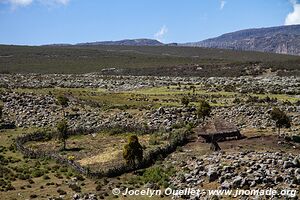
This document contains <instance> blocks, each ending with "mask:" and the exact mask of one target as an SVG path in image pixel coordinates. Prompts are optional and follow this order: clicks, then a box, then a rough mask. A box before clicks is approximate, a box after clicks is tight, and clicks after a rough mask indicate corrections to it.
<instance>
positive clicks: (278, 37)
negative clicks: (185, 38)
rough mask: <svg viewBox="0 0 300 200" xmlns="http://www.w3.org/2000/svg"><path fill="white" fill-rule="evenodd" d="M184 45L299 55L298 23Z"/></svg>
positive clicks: (236, 33)
mask: <svg viewBox="0 0 300 200" xmlns="http://www.w3.org/2000/svg"><path fill="white" fill-rule="evenodd" d="M185 45H187V46H197V47H208V48H223V49H233V50H247V51H263V52H272V53H281V54H292V55H300V25H292V26H279V27H271V28H258V29H247V30H241V31H237V32H233V33H227V34H224V35H221V36H219V37H216V38H212V39H207V40H203V41H200V42H195V43H188V44H185Z"/></svg>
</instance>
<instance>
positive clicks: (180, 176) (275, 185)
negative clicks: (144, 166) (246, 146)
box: [170, 151, 300, 199]
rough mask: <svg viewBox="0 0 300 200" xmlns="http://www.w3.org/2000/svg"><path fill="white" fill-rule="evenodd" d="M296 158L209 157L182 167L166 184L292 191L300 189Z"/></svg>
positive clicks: (276, 155) (248, 154)
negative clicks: (211, 183) (215, 184)
mask: <svg viewBox="0 0 300 200" xmlns="http://www.w3.org/2000/svg"><path fill="white" fill-rule="evenodd" d="M299 158H300V157H299V156H295V155H292V154H285V153H281V152H254V151H252V152H241V153H224V152H223V153H222V152H220V153H213V154H211V155H205V156H201V157H199V158H192V159H190V160H188V161H186V162H185V163H183V164H182V165H181V170H179V172H178V173H177V174H176V175H175V176H174V177H173V178H172V179H171V180H170V184H172V185H173V186H174V187H175V188H203V184H205V183H209V182H216V183H217V185H218V186H217V187H218V188H214V189H237V188H239V189H259V188H265V189H269V188H272V189H274V190H275V189H282V188H285V189H293V188H294V189H295V188H298V187H299V185H300V161H299ZM212 189H213V188H212ZM190 198H191V199H193V198H192V197H190Z"/></svg>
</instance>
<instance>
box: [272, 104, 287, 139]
mask: <svg viewBox="0 0 300 200" xmlns="http://www.w3.org/2000/svg"><path fill="white" fill-rule="evenodd" d="M270 116H271V119H272V120H273V121H275V125H276V128H278V135H280V129H281V128H290V127H291V120H290V118H289V117H288V116H287V115H286V114H285V112H283V111H282V110H280V109H279V108H273V109H272V111H271V113H270Z"/></svg>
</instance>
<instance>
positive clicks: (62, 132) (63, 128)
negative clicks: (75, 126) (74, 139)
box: [57, 120, 68, 150]
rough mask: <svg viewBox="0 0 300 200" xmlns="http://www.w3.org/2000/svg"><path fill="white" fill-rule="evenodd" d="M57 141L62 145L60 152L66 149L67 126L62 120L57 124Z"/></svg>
mask: <svg viewBox="0 0 300 200" xmlns="http://www.w3.org/2000/svg"><path fill="white" fill-rule="evenodd" d="M57 132H58V139H59V140H60V141H61V142H62V143H63V146H62V150H65V149H66V141H67V139H68V124H67V121H66V120H62V121H60V122H58V124H57Z"/></svg>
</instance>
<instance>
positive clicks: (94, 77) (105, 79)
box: [0, 73, 300, 94]
mask: <svg viewBox="0 0 300 200" xmlns="http://www.w3.org/2000/svg"><path fill="white" fill-rule="evenodd" d="M178 83H180V84H201V85H205V86H209V87H210V90H221V89H224V88H226V90H231V91H236V92H241V93H247V92H248V93H249V92H265V93H269V92H271V93H282V94H299V88H300V84H299V83H300V78H299V77H279V76H270V77H250V76H245V77H211V78H202V77H162V76H159V77H158V76H157V77H156V76H104V75H100V74H97V73H89V74H77V75H75V74H69V75H68V74H48V75H41V74H26V75H25V74H0V87H3V88H53V87H63V88H105V89H108V90H112V91H121V90H123V91H124V90H132V89H137V88H143V87H159V86H169V85H177V84H178Z"/></svg>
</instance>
